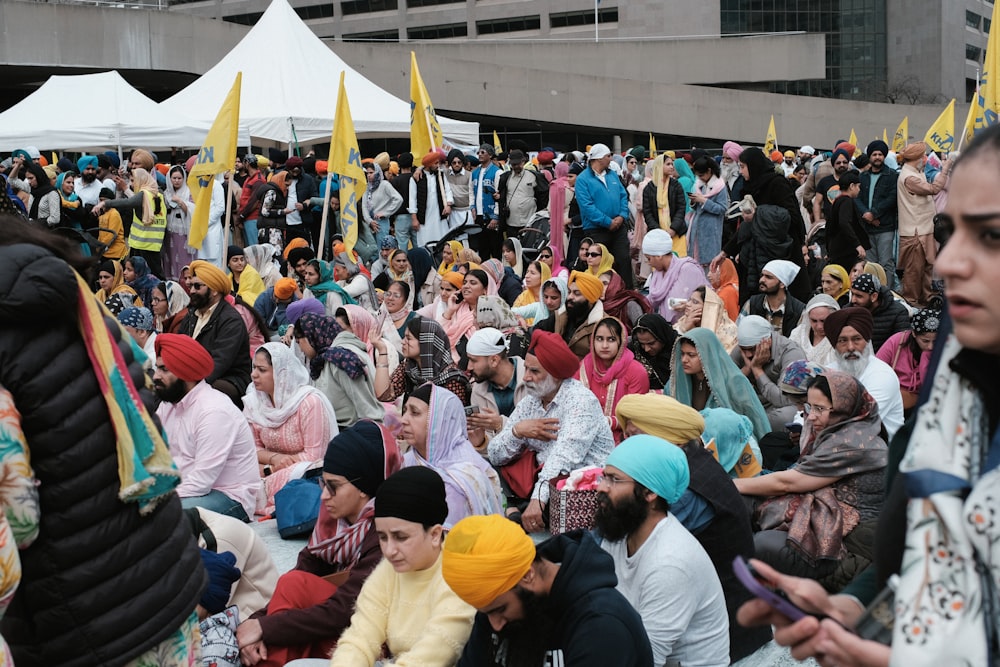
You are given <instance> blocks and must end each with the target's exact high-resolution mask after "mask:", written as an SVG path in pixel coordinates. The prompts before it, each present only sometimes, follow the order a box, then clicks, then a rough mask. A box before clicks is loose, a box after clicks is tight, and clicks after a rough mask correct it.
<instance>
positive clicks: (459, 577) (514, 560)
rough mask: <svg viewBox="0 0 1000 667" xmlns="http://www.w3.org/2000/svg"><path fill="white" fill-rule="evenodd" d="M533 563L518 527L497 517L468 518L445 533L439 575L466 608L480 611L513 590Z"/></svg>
mask: <svg viewBox="0 0 1000 667" xmlns="http://www.w3.org/2000/svg"><path fill="white" fill-rule="evenodd" d="M534 561H535V543H534V542H532V540H531V538H530V537H528V535H527V534H526V533H525V532H524V529H523V528H521V526H519V525H518V524H516V523H514V522H513V521H511V520H509V519H507V518H506V517H503V516H500V515H499V514H490V515H487V516H470V517H466V518H464V519H462V520H461V521H459V522H458V523H456V524H455V526H454V527H453V528H452V529H451V531H450V532H449V533H448V539H446V540H445V541H444V546H443V547H442V549H441V575H442V576H443V577H444V580H445V582H447V584H448V587H449V588H451V590H452V591H454V592H455V594H456V595H457V596H458V597H459V598H461V599H462V601H463V602H465V603H466V604H469V605H472V606H473V607H475V608H476V609H482V608H484V607H486V605H488V604H490V603H491V602H493V601H494V600H496V599H497V598H498V597H500V596H501V595H503V594H504V593H506V592H507V591H509V590H511V589H513V588H514V586H516V585H517V583H518V582H519V581H520V580H521V578H522V577H524V575H526V574H527V573H528V570H530V569H531V564H532V563H533V562H534Z"/></svg>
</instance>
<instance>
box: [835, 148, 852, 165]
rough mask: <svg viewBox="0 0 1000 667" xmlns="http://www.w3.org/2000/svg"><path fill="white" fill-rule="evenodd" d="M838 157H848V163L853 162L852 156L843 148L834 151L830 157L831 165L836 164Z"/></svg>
mask: <svg viewBox="0 0 1000 667" xmlns="http://www.w3.org/2000/svg"><path fill="white" fill-rule="evenodd" d="M838 155H843V156H844V157H846V158H847V161H848V162H850V161H851V154H850V153H848V152H847V151H846V150H845V149H843V148H838V149H837V150H835V151H833V153H832V154H831V155H830V164H833V163H834V162H836V161H837V156H838Z"/></svg>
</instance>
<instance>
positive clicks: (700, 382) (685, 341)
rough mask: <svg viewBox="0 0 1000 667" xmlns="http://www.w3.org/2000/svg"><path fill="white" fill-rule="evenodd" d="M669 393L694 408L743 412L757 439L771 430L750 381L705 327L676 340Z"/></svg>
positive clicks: (691, 331)
mask: <svg viewBox="0 0 1000 667" xmlns="http://www.w3.org/2000/svg"><path fill="white" fill-rule="evenodd" d="M670 395H671V396H673V397H674V398H676V399H677V400H678V401H680V402H681V403H683V404H684V405H689V406H691V407H692V408H694V409H695V410H704V409H705V408H729V409H730V410H732V411H734V412H736V413H738V414H741V415H746V416H747V417H749V418H750V421H751V422H753V435H754V437H755V438H757V439H758V440H760V438H762V437H764V436H765V435H767V434H768V433H769V432H770V430H771V424H770V422H769V421H768V419H767V413H766V412H764V406H763V405H761V402H760V398H758V397H757V392H756V391H755V390H754V388H753V385H751V384H750V380H748V379H747V377H746V376H745V375H743V373H742V372H741V371H740V369H739V367H738V366H737V365H736V362H734V361H733V360H732V358H731V357H730V356H729V355H728V354H726V350H725V349H724V348H723V347H722V343H720V342H719V339H718V338H716V336H715V334H714V333H712V332H711V331H709V330H708V329H705V328H702V327H698V328H696V329H691V330H690V331H688V332H687V333H685V334H684V335H683V336H681V337H680V338H678V339H677V344H676V345H674V354H673V360H672V362H671V367H670Z"/></svg>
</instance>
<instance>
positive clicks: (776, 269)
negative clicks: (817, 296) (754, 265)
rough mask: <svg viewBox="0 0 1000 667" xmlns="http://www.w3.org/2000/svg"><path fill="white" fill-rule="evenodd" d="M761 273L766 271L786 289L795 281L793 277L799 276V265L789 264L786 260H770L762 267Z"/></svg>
mask: <svg viewBox="0 0 1000 667" xmlns="http://www.w3.org/2000/svg"><path fill="white" fill-rule="evenodd" d="M762 271H767V272H768V273H770V274H771V275H773V276H774V277H775V278H777V279H778V280H779V281H780V282H781V284H782V285H784V286H785V287H788V286H789V285H791V284H792V282H793V281H794V280H795V276H797V275H799V265H798V264H796V263H794V262H789V261H788V260H787V259H772V260H771V261H770V262H768V263H767V264H765V265H764V268H763V269H762Z"/></svg>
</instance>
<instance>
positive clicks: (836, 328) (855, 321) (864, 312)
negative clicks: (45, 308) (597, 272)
mask: <svg viewBox="0 0 1000 667" xmlns="http://www.w3.org/2000/svg"><path fill="white" fill-rule="evenodd" d="M844 327H852V328H854V330H855V331H857V332H858V333H859V334H861V336H862V337H863V338H864V339H865V340H868V341H870V340H871V339H872V331H873V330H874V329H875V320H873V319H872V314H871V313H870V312H868V309H867V308H859V307H858V306H851V307H850V308H843V309H841V310H835V311H834V312H832V313H830V314H829V315H827V316H826V320H825V321H824V322H823V331H824V333H825V334H826V339H827V340H828V341H830V345H833V346H834V347H837V339H838V338H840V332H841V331H842V330H843V329H844ZM157 340H159V338H157Z"/></svg>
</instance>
